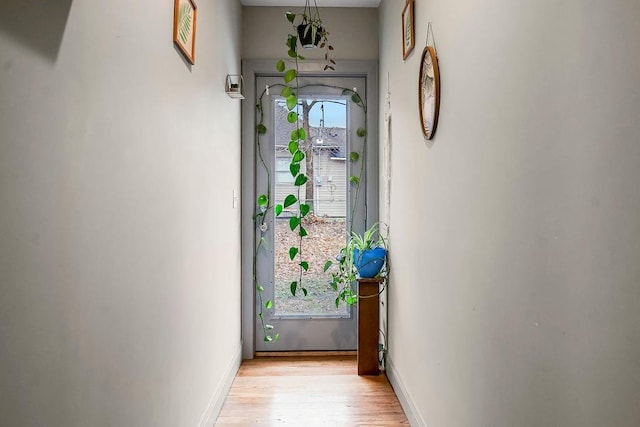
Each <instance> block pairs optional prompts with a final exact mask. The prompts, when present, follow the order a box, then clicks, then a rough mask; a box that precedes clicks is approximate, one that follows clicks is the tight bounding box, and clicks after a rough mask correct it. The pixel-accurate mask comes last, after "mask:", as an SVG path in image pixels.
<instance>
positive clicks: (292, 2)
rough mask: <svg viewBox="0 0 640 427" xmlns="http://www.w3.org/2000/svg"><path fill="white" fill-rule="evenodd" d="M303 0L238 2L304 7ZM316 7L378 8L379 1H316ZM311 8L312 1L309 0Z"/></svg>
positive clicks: (242, 0)
mask: <svg viewBox="0 0 640 427" xmlns="http://www.w3.org/2000/svg"><path fill="white" fill-rule="evenodd" d="M304 2H305V0H240V3H242V4H243V5H245V6H300V7H303V6H304ZM316 3H317V4H318V7H378V6H379V5H380V0H316ZM311 5H312V6H313V0H311Z"/></svg>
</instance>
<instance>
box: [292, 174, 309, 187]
mask: <svg viewBox="0 0 640 427" xmlns="http://www.w3.org/2000/svg"><path fill="white" fill-rule="evenodd" d="M308 180H309V178H307V176H306V175H303V174H300V175H298V176H297V177H296V182H294V184H295V185H296V187H300V186H301V185H304V184H306V183H307V181H308Z"/></svg>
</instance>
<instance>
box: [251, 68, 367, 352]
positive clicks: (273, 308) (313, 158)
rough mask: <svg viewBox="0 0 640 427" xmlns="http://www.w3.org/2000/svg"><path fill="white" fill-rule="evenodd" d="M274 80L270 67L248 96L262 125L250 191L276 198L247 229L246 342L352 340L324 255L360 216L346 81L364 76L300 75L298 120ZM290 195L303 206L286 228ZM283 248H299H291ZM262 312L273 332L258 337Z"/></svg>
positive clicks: (356, 119) (325, 346) (350, 316)
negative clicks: (251, 278)
mask: <svg viewBox="0 0 640 427" xmlns="http://www.w3.org/2000/svg"><path fill="white" fill-rule="evenodd" d="M280 83H281V79H280V78H275V77H260V78H258V81H257V87H260V88H264V87H266V86H269V87H270V90H269V95H267V94H266V91H265V93H264V94H261V98H262V99H258V100H257V101H258V103H260V104H261V105H262V112H263V115H264V116H263V123H264V125H265V127H266V129H267V132H266V133H265V134H264V135H261V138H260V144H259V145H258V147H257V149H258V151H259V153H258V156H257V158H258V162H257V165H256V177H257V182H256V186H257V194H269V195H270V196H271V198H273V200H272V201H271V203H270V206H275V205H276V204H278V205H282V206H283V207H284V208H283V210H282V213H280V215H277V216H276V215H275V214H274V211H273V210H269V211H267V212H266V217H265V222H264V225H263V226H262V228H259V227H258V229H257V230H256V234H257V239H263V240H262V242H263V244H262V245H261V246H260V250H259V252H258V253H257V254H256V255H257V259H256V261H257V263H256V266H257V269H256V275H257V281H258V282H259V284H260V285H261V286H262V287H263V288H264V291H263V292H262V299H258V301H257V315H256V350H257V351H279V350H352V349H355V347H356V319H355V310H354V308H353V307H349V306H346V304H345V303H344V302H340V304H339V305H338V306H336V297H337V294H336V292H335V291H334V290H333V289H332V288H331V286H330V284H329V282H330V280H331V275H330V271H329V272H324V265H325V263H326V261H328V260H335V257H336V255H337V254H338V253H339V251H340V249H341V248H342V247H343V246H344V244H345V242H346V238H347V232H348V230H349V229H350V227H351V224H353V225H354V226H356V228H360V227H361V225H362V224H364V202H363V201H360V202H359V203H357V199H358V198H357V197H355V195H356V194H357V193H358V192H363V197H362V199H364V186H365V185H366V183H365V182H364V180H362V181H361V182H360V183H359V184H357V185H356V184H354V183H351V182H350V179H349V177H350V176H351V175H353V174H355V175H358V176H359V175H360V170H361V166H362V163H361V162H363V161H364V159H361V158H358V159H356V160H354V159H352V158H350V155H349V153H351V152H352V151H355V152H361V151H362V148H363V147H362V144H363V139H362V138H359V137H358V136H357V135H356V133H357V132H356V130H357V129H359V128H363V127H364V126H365V125H364V119H365V111H364V109H363V108H362V105H360V104H356V103H354V102H353V100H352V95H353V92H352V90H353V88H356V89H357V88H358V87H360V88H361V91H362V92H364V88H365V79H364V78H351V77H350V78H336V77H331V78H302V79H301V81H300V86H301V87H300V90H299V94H298V98H299V107H298V121H297V122H295V121H294V122H293V123H290V121H289V120H288V112H289V111H288V109H287V107H286V102H285V99H284V98H283V97H282V96H280V92H281V88H282V87H281V86H279V84H280ZM345 89H347V90H345ZM260 92H261V91H260ZM298 127H301V128H303V129H304V130H305V136H306V137H305V138H304V141H302V143H301V146H300V147H299V150H300V151H303V152H304V154H305V158H304V160H302V161H301V162H300V171H302V172H303V173H304V174H305V175H306V176H307V177H308V181H307V182H306V183H305V184H303V185H296V183H295V180H294V175H292V173H291V170H290V163H291V158H292V152H291V150H290V145H289V143H290V141H291V139H292V138H291V132H292V131H293V130H295V129H296V128H298ZM358 187H359V188H358ZM290 195H293V196H294V197H295V198H296V199H298V200H300V202H302V203H303V204H305V205H307V206H308V207H309V213H308V214H306V215H305V216H304V218H303V223H302V225H301V227H300V226H299V227H298V228H295V227H294V228H295V230H294V231H292V224H291V220H292V218H294V219H295V218H296V217H298V214H299V212H298V209H299V208H298V207H299V204H293V205H289V204H288V203H287V197H288V196H290ZM294 225H295V224H294ZM303 229H304V232H303V234H305V236H304V237H302V238H301V236H300V234H301V232H300V231H301V230H303ZM301 242H302V243H301ZM291 248H297V249H298V250H299V252H298V253H297V254H296V255H295V256H294V257H293V258H292V256H291V255H292V253H291ZM302 261H304V262H305V263H307V265H305V268H301V265H300V264H301V262H302ZM292 283H295V285H292ZM294 292H295V294H294ZM267 301H269V302H270V304H267ZM267 305H268V307H267ZM260 313H261V314H262V317H261V316H260ZM263 320H264V321H265V323H266V324H268V325H272V326H273V327H274V332H273V334H274V335H275V333H278V334H279V337H280V338H279V339H278V340H277V341H276V342H265V341H264V340H263V326H262V321H263Z"/></svg>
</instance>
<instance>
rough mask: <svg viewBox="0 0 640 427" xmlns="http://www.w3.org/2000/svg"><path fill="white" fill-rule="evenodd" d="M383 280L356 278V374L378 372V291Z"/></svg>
mask: <svg viewBox="0 0 640 427" xmlns="http://www.w3.org/2000/svg"><path fill="white" fill-rule="evenodd" d="M383 280H384V279H383V278H373V279H358V375H379V374H380V369H379V368H378V336H379V335H378V330H379V327H380V295H379V292H380V284H381V283H382V281H383ZM363 297H365V298H363Z"/></svg>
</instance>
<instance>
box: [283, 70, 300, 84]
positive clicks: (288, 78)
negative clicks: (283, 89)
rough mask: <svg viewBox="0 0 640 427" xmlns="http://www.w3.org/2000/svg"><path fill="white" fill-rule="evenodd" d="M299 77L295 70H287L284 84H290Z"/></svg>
mask: <svg viewBox="0 0 640 427" xmlns="http://www.w3.org/2000/svg"><path fill="white" fill-rule="evenodd" d="M297 75H298V73H297V72H296V70H294V69H293V68H292V69H290V70H287V72H286V73H284V82H285V83H289V82H291V81H293V80H294V79H295V78H296V76H297Z"/></svg>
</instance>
